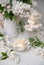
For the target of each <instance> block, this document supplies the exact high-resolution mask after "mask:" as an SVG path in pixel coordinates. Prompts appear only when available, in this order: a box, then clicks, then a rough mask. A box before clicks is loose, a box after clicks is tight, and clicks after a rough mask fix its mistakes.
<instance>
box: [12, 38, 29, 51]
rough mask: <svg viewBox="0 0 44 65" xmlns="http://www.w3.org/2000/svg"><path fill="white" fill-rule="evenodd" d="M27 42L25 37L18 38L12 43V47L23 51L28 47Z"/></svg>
mask: <svg viewBox="0 0 44 65" xmlns="http://www.w3.org/2000/svg"><path fill="white" fill-rule="evenodd" d="M27 44H28V43H27V41H26V40H25V39H19V40H17V41H16V42H14V43H13V48H15V49H16V50H18V51H24V50H26V49H27V47H28V45H27ZM29 44H30V43H29Z"/></svg>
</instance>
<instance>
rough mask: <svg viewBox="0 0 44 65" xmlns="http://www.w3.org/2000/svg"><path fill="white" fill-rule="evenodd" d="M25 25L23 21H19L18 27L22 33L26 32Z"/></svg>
mask: <svg viewBox="0 0 44 65" xmlns="http://www.w3.org/2000/svg"><path fill="white" fill-rule="evenodd" d="M24 25H25V23H24V22H23V21H19V23H18V26H19V28H20V30H21V32H24Z"/></svg>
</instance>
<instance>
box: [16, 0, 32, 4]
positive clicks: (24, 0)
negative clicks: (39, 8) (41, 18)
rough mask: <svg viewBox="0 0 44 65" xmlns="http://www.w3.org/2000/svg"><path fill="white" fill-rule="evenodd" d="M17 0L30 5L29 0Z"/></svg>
mask: <svg viewBox="0 0 44 65" xmlns="http://www.w3.org/2000/svg"><path fill="white" fill-rule="evenodd" d="M17 1H20V2H23V3H27V4H30V5H32V2H31V0H17Z"/></svg>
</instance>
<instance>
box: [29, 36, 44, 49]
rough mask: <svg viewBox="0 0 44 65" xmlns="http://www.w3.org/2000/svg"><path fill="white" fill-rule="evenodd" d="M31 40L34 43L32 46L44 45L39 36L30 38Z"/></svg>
mask: <svg viewBox="0 0 44 65" xmlns="http://www.w3.org/2000/svg"><path fill="white" fill-rule="evenodd" d="M29 41H30V42H31V43H32V47H41V48H43V47H44V43H43V42H42V41H40V39H38V38H37V37H34V38H29Z"/></svg>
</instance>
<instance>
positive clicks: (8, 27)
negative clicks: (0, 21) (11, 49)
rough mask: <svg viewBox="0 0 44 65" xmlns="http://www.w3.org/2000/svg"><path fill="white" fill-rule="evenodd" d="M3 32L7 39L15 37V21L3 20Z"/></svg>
mask: <svg viewBox="0 0 44 65" xmlns="http://www.w3.org/2000/svg"><path fill="white" fill-rule="evenodd" d="M4 31H5V33H6V34H7V35H8V36H9V37H16V36H17V28H16V21H11V20H10V19H5V20H4Z"/></svg>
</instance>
